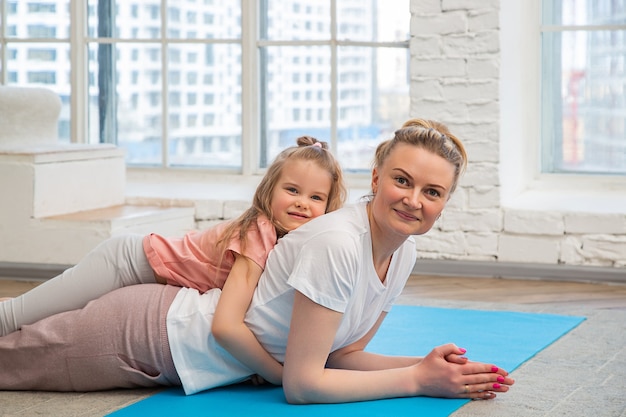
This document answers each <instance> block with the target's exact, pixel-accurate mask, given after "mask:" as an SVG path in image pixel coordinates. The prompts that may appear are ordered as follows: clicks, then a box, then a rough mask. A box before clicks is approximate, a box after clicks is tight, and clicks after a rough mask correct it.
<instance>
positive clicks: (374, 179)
mask: <svg viewBox="0 0 626 417" xmlns="http://www.w3.org/2000/svg"><path fill="white" fill-rule="evenodd" d="M377 192H378V168H374V169H372V193H373V194H376V193H377Z"/></svg>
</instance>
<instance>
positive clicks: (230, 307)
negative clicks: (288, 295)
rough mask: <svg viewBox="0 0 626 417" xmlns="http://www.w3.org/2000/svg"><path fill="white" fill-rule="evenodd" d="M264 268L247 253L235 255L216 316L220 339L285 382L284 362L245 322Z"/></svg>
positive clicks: (268, 377) (269, 376)
mask: <svg viewBox="0 0 626 417" xmlns="http://www.w3.org/2000/svg"><path fill="white" fill-rule="evenodd" d="M262 272H263V270H262V269H261V267H260V266H259V265H257V264H256V263H255V262H253V261H252V260H250V259H249V258H246V257H245V256H241V255H238V254H237V255H236V258H235V263H234V264H233V268H232V269H231V271H230V273H229V274H228V278H227V279H226V283H225V284H224V288H223V289H222V294H221V296H220V299H219V301H218V303H217V307H216V310H215V316H214V317H213V325H212V328H211V330H212V332H213V335H214V336H215V339H216V340H217V342H218V343H219V344H220V345H221V346H222V347H223V348H224V349H226V350H228V352H230V353H231V354H232V355H233V356H234V357H235V358H236V359H237V360H239V361H240V362H241V363H243V364H244V365H246V366H247V367H248V368H250V369H252V370H253V371H254V372H256V373H257V374H259V375H260V376H261V377H263V379H265V380H266V381H268V382H271V383H272V384H276V385H280V384H281V383H282V372H283V367H282V365H281V364H280V363H279V362H278V361H276V360H275V359H274V358H273V357H272V356H271V355H270V354H269V353H268V352H267V351H266V350H265V349H264V348H263V347H262V346H261V344H260V343H259V341H258V340H257V339H256V337H255V336H254V334H253V333H252V332H251V331H250V329H249V328H248V327H247V326H246V325H245V323H244V317H245V315H246V311H247V310H248V307H249V306H250V302H251V300H252V295H253V293H254V289H255V288H256V286H257V284H258V282H259V278H260V277H261V273H262Z"/></svg>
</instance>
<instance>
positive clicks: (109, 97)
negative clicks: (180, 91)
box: [89, 44, 163, 165]
mask: <svg viewBox="0 0 626 417" xmlns="http://www.w3.org/2000/svg"><path fill="white" fill-rule="evenodd" d="M160 58H161V48H160V47H159V46H158V45H146V44H119V45H118V44H101V45H98V44H92V45H90V47H89V138H90V140H89V141H90V142H91V143H98V142H111V143H115V142H116V140H117V144H118V145H119V146H120V147H122V148H125V149H126V160H127V162H128V163H131V164H152V165H160V164H161V155H162V152H161V146H162V145H161V142H162V136H163V134H162V122H161V117H162V110H163V103H162V99H161V93H162V87H161V83H162V80H161V77H162V73H161V59H160Z"/></svg>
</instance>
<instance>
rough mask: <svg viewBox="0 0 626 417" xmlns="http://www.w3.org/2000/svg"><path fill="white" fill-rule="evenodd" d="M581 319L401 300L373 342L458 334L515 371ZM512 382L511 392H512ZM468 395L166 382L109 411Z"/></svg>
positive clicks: (415, 402) (432, 405)
mask: <svg viewBox="0 0 626 417" xmlns="http://www.w3.org/2000/svg"><path fill="white" fill-rule="evenodd" d="M583 320H585V318H584V317H573V316H560V315H552V314H531V313H518V312H509V311H482V310H461V309H447V308H433V307H417V306H399V305H398V306H394V308H393V309H392V310H391V312H390V313H389V315H388V316H387V318H386V319H385V322H384V323H383V326H382V327H381V329H380V330H379V331H378V333H377V334H376V337H375V338H374V339H373V340H372V342H371V343H370V345H369V346H368V350H370V351H372V352H380V353H385V354H391V355H416V356H417V355H419V356H423V355H425V354H427V353H428V352H429V351H430V350H431V349H432V348H433V347H434V346H438V345H441V344H445V343H449V342H453V343H456V344H457V345H458V346H460V347H463V348H465V349H467V354H466V355H467V356H468V357H469V358H470V359H471V360H473V361H481V362H488V363H494V364H496V365H498V366H501V367H502V368H504V369H506V370H508V371H509V372H511V371H513V370H514V369H516V368H517V367H519V366H520V365H521V364H522V363H524V362H526V361H527V360H528V359H530V358H532V357H533V356H534V355H536V354H537V353H538V352H539V351H541V350H542V349H544V348H546V347H547V346H549V345H550V344H552V343H553V342H554V341H556V340H557V339H559V338H560V337H561V336H563V335H564V334H565V333H567V332H569V331H570V330H572V329H573V328H575V327H576V326H578V325H579V324H580V323H581V322H582V321H583ZM518 383H519V382H518ZM522 383H523V381H522ZM514 389H515V387H513V391H512V392H511V393H510V394H506V395H515V393H514ZM468 401H469V400H451V399H440V398H426V397H415V398H397V399H389V400H378V401H366V402H359V403H348V404H314V405H289V404H287V403H286V402H285V397H284V396H283V392H282V389H281V388H280V387H274V386H261V387H256V386H252V385H249V384H239V385H233V386H229V387H223V388H218V389H213V390H210V391H206V392H202V393H199V394H195V395H191V396H185V395H184V393H183V391H182V389H180V388H172V389H167V390H164V391H162V392H159V393H158V394H156V395H153V396H151V397H148V398H146V399H144V400H142V401H139V402H137V403H135V404H133V405H130V406H128V407H126V408H123V409H122V410H119V411H117V412H114V413H112V414H110V415H111V416H114V417H124V416H171V415H176V416H195V415H207V416H231V415H250V416H257V417H264V416H272V417H283V416H284V417H287V416H293V415H298V416H324V417H333V416H341V417H346V416H354V415H356V416H381V417H382V416H384V417H388V416H403V415H406V416H414V415H427V416H430V417H437V416H448V415H450V414H451V413H452V412H454V411H456V410H457V409H459V408H460V407H461V406H462V405H463V404H465V403H467V402H468Z"/></svg>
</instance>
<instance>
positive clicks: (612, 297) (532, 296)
mask: <svg viewBox="0 0 626 417" xmlns="http://www.w3.org/2000/svg"><path fill="white" fill-rule="evenodd" d="M41 282H42V281H40V280H39V281H29V280H26V279H24V278H21V279H19V280H18V279H13V278H11V277H0V297H15V296H17V295H19V294H21V293H23V292H25V291H28V290H29V289H31V288H34V287H35V286H37V285H38V284H40V283H41ZM420 299H440V300H450V301H473V302H490V303H507V304H561V305H572V306H579V305H585V306H586V307H592V308H600V309H626V285H617V284H587V283H580V282H563V281H540V280H527V279H501V278H469V277H444V276H422V275H414V276H412V277H411V279H409V281H408V283H407V285H406V287H405V289H404V292H403V294H402V299H401V301H403V302H407V303H410V302H412V301H416V300H420Z"/></svg>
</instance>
